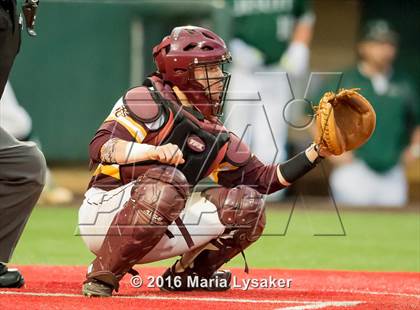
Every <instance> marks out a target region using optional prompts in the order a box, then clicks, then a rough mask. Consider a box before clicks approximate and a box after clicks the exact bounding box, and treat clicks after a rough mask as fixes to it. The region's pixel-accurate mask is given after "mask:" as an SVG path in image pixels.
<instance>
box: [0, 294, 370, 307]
mask: <svg viewBox="0 0 420 310" xmlns="http://www.w3.org/2000/svg"><path fill="white" fill-rule="evenodd" d="M0 295H21V296H35V297H78V298H87V297H83V296H82V295H81V294H66V293H35V292H17V291H0ZM111 298H113V299H142V300H178V301H203V302H227V303H252V304H304V305H309V306H315V305H320V304H330V303H336V304H337V305H342V304H343V305H344V304H345V305H358V304H360V303H362V302H361V301H337V302H334V301H332V302H320V301H299V300H277V299H242V298H217V297H181V296H178V297H176V296H173V297H170V296H156V295H139V296H118V295H117V296H113V297H111ZM291 309H294V308H291ZM296 309H298V308H296ZM305 309H319V308H305Z"/></svg>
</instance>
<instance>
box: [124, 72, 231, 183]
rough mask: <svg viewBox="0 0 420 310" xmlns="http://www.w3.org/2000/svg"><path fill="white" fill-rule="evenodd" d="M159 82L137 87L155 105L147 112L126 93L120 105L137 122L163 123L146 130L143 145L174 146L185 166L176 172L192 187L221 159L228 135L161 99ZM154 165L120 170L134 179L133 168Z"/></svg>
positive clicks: (162, 91)
mask: <svg viewBox="0 0 420 310" xmlns="http://www.w3.org/2000/svg"><path fill="white" fill-rule="evenodd" d="M159 82H160V80H153V79H147V80H146V81H145V83H144V84H143V85H144V86H143V87H141V89H142V92H144V91H145V87H147V91H148V92H149V95H150V96H151V98H152V99H153V102H154V103H155V104H156V105H155V106H149V107H148V109H147V112H146V110H145V109H144V106H145V103H144V102H143V103H142V102H141V101H140V96H139V95H137V97H136V95H130V91H129V92H128V93H127V95H126V96H125V98H124V104H125V106H126V109H127V111H128V112H129V114H130V116H131V117H132V118H134V119H136V120H138V121H141V122H145V121H148V122H153V121H156V120H158V119H159V118H163V119H164V121H162V124H161V125H159V127H158V128H154V129H152V130H150V132H149V133H148V135H147V136H148V137H147V138H146V139H145V141H144V143H150V144H155V145H163V144H167V143H172V144H176V145H178V147H179V148H180V149H181V150H182V153H183V155H184V159H185V163H184V164H182V165H178V166H177V168H178V169H179V170H181V171H182V172H183V174H184V175H185V177H186V178H187V180H188V182H189V184H191V185H195V184H197V183H198V182H199V181H200V180H201V179H203V178H204V177H206V176H208V175H209V174H210V172H211V171H212V170H213V169H214V168H215V167H216V166H217V165H218V164H219V163H220V162H221V161H222V160H223V159H224V157H225V155H226V152H227V149H228V144H229V143H228V142H229V140H230V134H229V132H228V131H227V130H226V129H225V128H224V127H223V126H222V125H220V124H218V123H211V122H209V121H206V120H205V119H204V117H203V116H202V115H201V114H200V113H199V112H198V111H196V110H193V109H190V108H185V107H181V106H180V105H179V104H177V103H176V101H174V100H176V99H175V98H173V99H174V100H171V99H170V98H168V97H169V96H168V95H167V93H166V96H165V89H164V86H163V84H162V83H159ZM135 90H136V89H133V90H132V91H135ZM134 98H136V99H134ZM149 98H150V97H149ZM149 104H150V100H149ZM146 118H147V119H146ZM155 164H158V162H155V161H147V162H142V163H135V164H132V165H124V166H122V169H123V170H126V169H130V170H131V174H132V175H133V176H134V175H136V174H137V173H133V168H134V169H135V170H138V169H140V170H144V168H150V165H155ZM130 179H131V178H130ZM127 181H129V180H127ZM124 183H126V182H124Z"/></svg>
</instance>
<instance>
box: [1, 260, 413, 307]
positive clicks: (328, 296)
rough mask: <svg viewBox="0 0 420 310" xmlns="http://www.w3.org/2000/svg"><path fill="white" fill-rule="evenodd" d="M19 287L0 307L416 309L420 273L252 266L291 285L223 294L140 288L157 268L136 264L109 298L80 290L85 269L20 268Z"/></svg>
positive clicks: (7, 292) (239, 274) (256, 275)
mask: <svg viewBox="0 0 420 310" xmlns="http://www.w3.org/2000/svg"><path fill="white" fill-rule="evenodd" d="M19 269H20V270H21V271H22V272H23V274H24V277H25V279H26V285H25V287H24V288H21V289H3V290H0V309H30V310H35V309H60V310H62V309H78V310H82V309H101V310H103V309H115V310H118V309H166V308H170V309H171V310H174V309H183V310H185V308H186V307H188V308H189V309H188V310H190V309H201V310H205V309H214V308H215V307H218V308H219V307H223V308H224V309H241V310H245V309H253V310H255V309H420V273H402V272H386V273H384V272H348V271H319V270H278V269H254V270H251V273H250V274H249V275H246V274H245V273H244V272H243V271H242V270H239V269H234V270H233V271H234V275H235V276H236V283H237V284H239V283H241V281H242V279H268V278H269V277H270V276H271V277H272V278H275V279H292V282H291V287H290V288H258V289H256V288H251V289H249V290H243V289H242V288H241V287H236V288H233V289H231V290H229V291H227V292H212V293H209V292H204V291H195V292H188V293H184V292H182V293H164V292H161V291H159V289H157V288H148V287H145V286H146V284H147V282H148V281H147V278H148V277H149V276H153V277H155V276H158V275H160V274H161V273H162V272H163V269H162V268H139V269H138V270H139V271H140V273H141V276H142V279H143V280H144V284H143V286H142V287H141V288H134V287H132V286H131V284H130V277H131V276H126V277H125V278H124V280H123V281H122V285H121V288H120V291H119V293H118V294H116V295H115V297H113V298H86V297H83V296H82V295H81V294H80V291H81V283H82V282H83V280H84V274H85V270H86V269H85V268H84V267H72V266H20V267H19Z"/></svg>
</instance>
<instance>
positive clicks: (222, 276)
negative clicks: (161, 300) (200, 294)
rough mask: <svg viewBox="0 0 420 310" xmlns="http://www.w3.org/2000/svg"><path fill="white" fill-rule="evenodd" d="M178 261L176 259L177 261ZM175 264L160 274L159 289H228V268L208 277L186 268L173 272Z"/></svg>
mask: <svg viewBox="0 0 420 310" xmlns="http://www.w3.org/2000/svg"><path fill="white" fill-rule="evenodd" d="M177 262H178V261H177ZM177 262H175V264H174V265H173V266H172V267H170V268H168V269H167V270H166V271H165V272H164V274H163V275H162V279H163V281H162V285H161V286H159V288H160V290H162V291H168V292H176V291H178V292H179V291H192V290H205V291H214V292H221V291H227V290H228V289H230V282H231V279H232V273H231V272H230V271H229V270H217V271H215V272H214V273H213V274H212V275H211V276H210V277H201V276H199V275H197V274H196V273H195V272H193V271H192V270H191V269H190V268H187V269H186V270H184V271H183V272H175V266H176V264H177Z"/></svg>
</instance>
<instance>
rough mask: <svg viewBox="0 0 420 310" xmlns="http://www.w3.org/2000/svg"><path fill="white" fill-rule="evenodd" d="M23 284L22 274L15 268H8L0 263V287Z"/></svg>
mask: <svg viewBox="0 0 420 310" xmlns="http://www.w3.org/2000/svg"><path fill="white" fill-rule="evenodd" d="M23 284H25V280H24V279H23V276H22V275H21V273H20V272H19V271H18V270H17V269H8V268H7V266H6V265H5V264H3V263H0V288H6V287H7V288H18V287H21V286H22V285H23Z"/></svg>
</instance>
